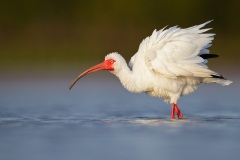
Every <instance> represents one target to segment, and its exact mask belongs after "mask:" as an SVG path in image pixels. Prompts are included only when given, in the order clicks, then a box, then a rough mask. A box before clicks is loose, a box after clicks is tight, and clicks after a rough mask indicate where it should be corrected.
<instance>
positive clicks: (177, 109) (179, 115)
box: [175, 104, 183, 119]
mask: <svg viewBox="0 0 240 160" xmlns="http://www.w3.org/2000/svg"><path fill="white" fill-rule="evenodd" d="M175 110H176V113H177V116H178V118H179V119H181V118H183V114H182V112H181V111H180V109H179V108H178V105H177V104H175Z"/></svg>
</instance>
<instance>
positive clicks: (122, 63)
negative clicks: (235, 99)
mask: <svg viewBox="0 0 240 160" xmlns="http://www.w3.org/2000/svg"><path fill="white" fill-rule="evenodd" d="M210 22H211V21H207V22H205V23H202V24H200V25H195V26H192V27H189V28H181V27H179V26H173V27H170V28H168V29H166V27H164V28H162V29H161V30H158V31H157V30H156V29H155V30H154V31H153V33H152V35H150V36H148V37H147V38H145V39H144V40H143V41H142V42H141V43H140V45H139V49H138V51H137V52H136V53H135V54H134V55H133V56H132V57H131V59H130V61H129V63H127V62H126V60H125V59H124V58H123V57H122V56H121V55H120V54H119V53H117V52H113V53H110V54H107V55H106V56H105V60H104V61H103V62H102V63H99V64H97V65H95V66H93V67H91V68H89V69H87V70H85V71H84V72H82V73H81V74H80V75H79V76H78V77H77V78H76V79H75V80H74V81H73V82H72V84H71V85H70V87H69V90H70V89H71V88H72V87H73V86H74V84H75V83H76V82H77V81H78V80H79V79H81V78H82V77H83V76H85V75H87V74H90V73H93V72H96V71H100V70H108V71H110V72H111V73H113V74H114V75H116V76H117V77H118V78H119V80H120V82H121V83H122V85H123V87H124V88H126V89H127V90H128V91H130V92H133V93H144V92H145V93H146V94H148V95H149V96H152V97H156V98H162V99H163V100H164V101H165V102H167V103H170V104H171V114H170V119H175V116H177V118H178V119H181V118H183V114H182V112H181V111H180V109H179V107H178V101H179V99H180V97H181V96H185V95H188V94H190V93H192V92H194V91H195V90H197V88H198V85H199V84H201V83H217V84H220V85H222V86H226V85H229V84H231V83H232V81H230V80H227V79H226V78H224V77H223V76H222V75H220V74H218V73H217V72H215V71H213V70H210V69H209V68H208V66H207V62H208V59H210V58H216V57H218V55H217V54H212V53H210V51H209V47H210V46H212V44H211V43H212V41H213V39H214V35H215V34H213V33H206V32H207V31H209V30H211V29H212V28H204V27H205V25H207V24H209V23H210Z"/></svg>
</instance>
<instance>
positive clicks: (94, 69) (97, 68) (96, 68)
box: [69, 62, 106, 90]
mask: <svg viewBox="0 0 240 160" xmlns="http://www.w3.org/2000/svg"><path fill="white" fill-rule="evenodd" d="M100 70H106V67H105V63H104V62H102V63H100V64H97V65H95V66H93V67H91V68H89V69H87V70H86V71H84V72H83V73H81V74H80V75H79V76H78V77H77V78H76V79H75V80H74V81H73V82H72V84H71V85H70V86H69V90H70V89H72V87H73V86H74V84H75V83H76V82H77V81H78V80H79V79H81V78H82V77H83V76H85V75H87V74H90V73H93V72H97V71H100Z"/></svg>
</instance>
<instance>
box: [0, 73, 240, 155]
mask: <svg viewBox="0 0 240 160" xmlns="http://www.w3.org/2000/svg"><path fill="white" fill-rule="evenodd" d="M98 76H99V75H98V74H96V75H95V76H89V77H88V78H84V79H82V80H81V82H78V83H77V85H76V86H74V88H73V90H71V91H68V86H69V84H70V83H71V81H72V79H64V80H62V79H58V78H56V79H50V78H46V79H41V80H39V79H36V78H32V79H31V80H29V79H28V80H26V79H22V80H19V81H16V80H14V79H12V80H10V81H9V80H8V81H6V80H2V81H1V84H0V90H1V97H0V105H1V106H0V159H6V160H15V159H17V160H26V159H34V160H35V159H36V160H38V159H39V160H42V159H44V160H46V159H49V160H50V159H51V160H54V159H56V160H65V159H68V160H73V159H84V160H88V159H94V160H95V159H97V160H106V159H114V160H122V159H138V160H145V159H163V160H168V159H186V160H188V159H189V160H192V159H194V160H196V159H199V160H200V159H201V160H202V159H218V160H226V159H231V160H235V159H236V160H237V159H239V157H240V152H239V150H240V127H239V126H240V114H239V113H240V107H239V105H238V99H239V95H240V90H239V85H238V84H237V83H235V84H233V85H231V86H229V87H221V86H218V85H214V84H211V85H201V86H200V88H199V90H198V91H197V92H195V93H193V94H191V95H189V96H186V97H183V98H182V99H181V100H180V102H179V107H180V109H181V110H182V112H183V114H184V119H181V120H170V119H169V115H170V110H171V107H170V105H169V104H166V103H164V102H163V101H162V100H160V99H156V98H151V97H149V96H147V95H145V94H132V93H129V92H128V91H126V90H125V89H124V88H122V86H121V84H120V83H119V81H118V80H117V79H116V78H114V77H112V76H107V77H105V78H103V77H98Z"/></svg>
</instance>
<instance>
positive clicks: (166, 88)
mask: <svg viewBox="0 0 240 160" xmlns="http://www.w3.org/2000/svg"><path fill="white" fill-rule="evenodd" d="M199 83H200V80H198V79H195V78H181V77H179V78H178V79H168V78H166V79H164V78H162V79H161V81H159V83H158V84H155V85H154V87H153V88H152V89H151V90H149V91H147V92H146V93H147V94H148V95H149V96H152V97H157V98H163V99H164V101H165V102H171V101H177V100H178V99H179V98H180V96H183V95H187V94H190V93H192V92H194V91H195V90H196V89H197V86H198V84H199Z"/></svg>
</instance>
